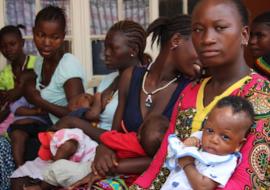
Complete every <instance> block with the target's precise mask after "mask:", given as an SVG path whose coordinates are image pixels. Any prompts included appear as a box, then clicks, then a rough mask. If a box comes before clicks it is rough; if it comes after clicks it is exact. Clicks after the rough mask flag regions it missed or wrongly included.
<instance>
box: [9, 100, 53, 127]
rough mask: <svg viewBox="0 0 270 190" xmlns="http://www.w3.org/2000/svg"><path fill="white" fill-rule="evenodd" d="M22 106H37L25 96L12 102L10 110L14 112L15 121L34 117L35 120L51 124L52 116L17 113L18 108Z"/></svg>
mask: <svg viewBox="0 0 270 190" xmlns="http://www.w3.org/2000/svg"><path fill="white" fill-rule="evenodd" d="M20 107H25V108H34V107H35V106H34V105H32V104H30V103H29V102H28V101H27V100H26V99H25V98H24V97H21V98H20V99H18V100H16V101H15V102H13V103H12V104H10V106H9V108H10V111H11V112H12V113H13V114H14V116H15V117H14V121H13V123H14V122H15V121H18V120H23V119H32V120H35V121H40V122H42V123H44V124H47V125H49V124H51V121H50V118H49V117H48V116H47V115H17V114H16V110H17V109H18V108H20Z"/></svg>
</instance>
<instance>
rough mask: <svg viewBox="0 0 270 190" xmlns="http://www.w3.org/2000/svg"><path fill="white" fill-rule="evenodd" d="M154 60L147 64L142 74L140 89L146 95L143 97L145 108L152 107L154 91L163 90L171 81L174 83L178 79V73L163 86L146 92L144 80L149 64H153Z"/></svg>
mask: <svg viewBox="0 0 270 190" xmlns="http://www.w3.org/2000/svg"><path fill="white" fill-rule="evenodd" d="M153 63H154V62H152V63H150V64H149V66H148V67H147V69H146V72H145V74H144V76H143V82H142V90H143V92H144V94H145V95H147V97H146V99H145V107H147V108H151V107H152V104H153V99H152V96H153V95H154V94H156V93H158V92H159V91H161V90H164V89H165V88H167V87H168V86H170V85H171V84H172V83H174V82H175V81H176V80H178V79H179V78H180V75H177V76H176V77H174V78H173V79H172V80H171V81H169V82H168V83H167V84H165V85H164V86H162V87H159V88H157V89H155V90H153V91H152V92H147V91H146V90H145V87H144V86H145V80H146V77H147V75H148V73H149V71H150V68H151V66H152V65H153Z"/></svg>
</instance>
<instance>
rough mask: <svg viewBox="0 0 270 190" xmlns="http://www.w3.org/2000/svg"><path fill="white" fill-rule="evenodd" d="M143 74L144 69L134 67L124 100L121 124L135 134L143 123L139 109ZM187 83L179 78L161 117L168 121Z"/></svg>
mask: <svg viewBox="0 0 270 190" xmlns="http://www.w3.org/2000/svg"><path fill="white" fill-rule="evenodd" d="M145 72H146V68H143V67H134V69H133V73H132V78H131V82H130V86H129V92H128V97H127V99H126V106H125V110H124V114H123V122H124V125H125V127H126V129H127V130H128V131H129V132H131V131H134V132H137V131H138V129H139V127H140V125H141V124H142V122H143V117H142V114H141V109H140V93H141V89H142V81H143V76H144V74H145ZM189 82H190V80H188V79H187V78H184V77H180V78H179V79H178V86H177V87H176V89H175V91H174V92H173V94H172V96H171V98H170V100H169V103H168V105H167V106H166V108H165V110H164V111H163V112H162V115H164V116H166V117H167V118H168V119H170V117H171V114H172V110H173V107H174V104H175V102H176V100H177V99H178V97H179V94H180V93H181V91H182V90H183V89H184V88H185V86H186V85H187V84H188V83H189Z"/></svg>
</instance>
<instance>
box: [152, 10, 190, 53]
mask: <svg viewBox="0 0 270 190" xmlns="http://www.w3.org/2000/svg"><path fill="white" fill-rule="evenodd" d="M191 32H192V30H191V17H190V16H189V15H177V16H174V17H172V18H168V17H159V18H158V19H156V20H154V21H153V22H152V23H151V24H150V25H149V27H148V28H147V35H150V34H151V33H153V36H152V45H153V44H154V42H155V41H156V40H157V44H158V45H159V46H160V47H161V49H162V48H163V47H164V46H165V45H166V43H168V41H169V40H170V39H171V37H172V36H173V35H174V34H176V33H179V34H180V35H182V36H184V37H187V36H191Z"/></svg>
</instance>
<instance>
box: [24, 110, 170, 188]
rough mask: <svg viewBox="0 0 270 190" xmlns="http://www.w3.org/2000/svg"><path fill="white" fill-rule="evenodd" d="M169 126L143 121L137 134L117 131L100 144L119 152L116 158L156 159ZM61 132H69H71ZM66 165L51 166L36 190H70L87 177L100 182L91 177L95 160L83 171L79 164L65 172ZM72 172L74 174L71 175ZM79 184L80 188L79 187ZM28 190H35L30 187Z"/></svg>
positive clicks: (163, 122)
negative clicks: (57, 189)
mask: <svg viewBox="0 0 270 190" xmlns="http://www.w3.org/2000/svg"><path fill="white" fill-rule="evenodd" d="M168 126H169V121H168V119H167V118H166V117H164V116H154V115H153V116H150V117H148V118H147V119H146V120H145V121H144V123H143V124H142V126H141V127H140V130H139V133H138V134H136V133H135V132H130V133H120V132H117V131H107V132H104V133H103V134H102V135H101V137H100V140H101V142H102V143H104V144H105V145H106V146H108V147H110V148H112V149H113V150H115V151H116V154H117V158H131V157H140V156H146V155H148V156H150V157H153V156H154V154H155V153H156V151H157V150H158V148H159V146H160V144H161V141H162V139H163V136H164V134H165V132H166V130H167V128H168ZM62 130H64V131H68V130H71V129H62ZM88 138H89V137H88ZM89 139H90V138H89ZM51 148H52V146H51ZM92 156H93V157H94V154H92ZM59 161H61V160H59ZM64 163H65V162H63V164H62V167H59V164H58V165H56V166H57V167H54V164H52V165H50V166H49V167H48V168H46V169H45V171H44V173H43V180H44V182H42V183H41V185H40V186H39V187H36V189H40V188H41V189H49V188H48V187H50V188H52V186H49V185H53V186H63V187H69V186H70V185H72V184H74V183H75V182H77V181H79V180H80V179H82V178H83V177H85V176H86V177H85V179H89V180H92V179H93V178H94V179H95V180H97V179H100V178H101V176H97V175H93V174H92V173H91V167H90V166H91V163H92V160H91V161H90V162H88V164H87V166H85V167H83V169H79V167H77V166H78V165H76V164H75V165H74V168H65V165H64ZM69 166H70V165H69ZM69 171H74V172H73V173H70V172H69ZM77 173H79V174H77ZM85 179H84V180H85ZM77 184H78V185H81V184H79V183H77ZM29 189H34V188H33V187H31V188H30V187H29Z"/></svg>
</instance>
